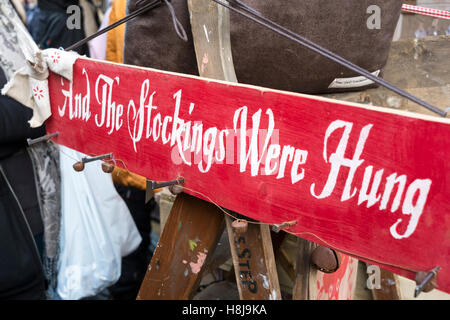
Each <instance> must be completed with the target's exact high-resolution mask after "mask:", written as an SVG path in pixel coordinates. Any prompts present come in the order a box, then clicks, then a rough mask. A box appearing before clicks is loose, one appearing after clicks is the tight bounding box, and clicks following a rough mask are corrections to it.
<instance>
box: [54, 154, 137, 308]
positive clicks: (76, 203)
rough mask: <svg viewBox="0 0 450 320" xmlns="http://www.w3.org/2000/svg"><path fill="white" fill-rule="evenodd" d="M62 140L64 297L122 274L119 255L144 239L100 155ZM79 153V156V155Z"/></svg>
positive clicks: (96, 288)
mask: <svg viewBox="0 0 450 320" xmlns="http://www.w3.org/2000/svg"><path fill="white" fill-rule="evenodd" d="M83 156H85V155H83V154H81V153H79V152H77V151H75V150H72V149H69V148H67V147H64V146H60V158H61V163H60V166H61V211H62V218H61V233H60V247H61V248H60V250H61V254H60V259H59V263H58V266H59V271H58V285H57V293H58V295H59V296H60V298H62V299H64V300H74V299H80V298H83V297H88V296H93V295H95V294H97V293H98V292H100V291H101V290H103V289H105V288H106V287H108V286H110V285H112V284H114V283H115V282H116V281H117V280H118V279H119V277H120V272H121V258H122V257H123V256H126V255H128V254H130V253H131V252H133V251H134V250H135V249H136V248H137V247H138V246H139V244H140V242H141V241H142V238H141V236H140V234H139V232H138V230H137V227H136V225H135V223H134V221H133V218H132V217H131V214H130V212H129V210H128V208H127V206H126V204H125V202H124V201H123V200H122V198H121V197H120V196H119V194H118V193H117V191H116V190H115V188H114V185H113V182H112V178H111V175H110V174H108V173H104V172H103V171H102V169H101V161H94V162H90V163H86V164H85V169H84V170H83V171H81V172H77V171H75V170H74V169H73V167H72V166H73V164H74V163H75V162H76V161H79V160H81V158H82V157H83ZM75 159H76V160H75Z"/></svg>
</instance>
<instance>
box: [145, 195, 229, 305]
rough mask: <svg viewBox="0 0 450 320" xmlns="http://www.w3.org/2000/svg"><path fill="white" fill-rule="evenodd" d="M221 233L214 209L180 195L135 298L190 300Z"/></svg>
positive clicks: (221, 225) (189, 197)
mask: <svg viewBox="0 0 450 320" xmlns="http://www.w3.org/2000/svg"><path fill="white" fill-rule="evenodd" d="M223 230H224V221H223V214H222V213H221V212H220V211H219V210H218V209H217V207H216V206H214V205H213V204H211V203H208V202H206V201H204V200H201V199H198V198H195V197H193V196H191V195H188V194H185V193H182V194H179V195H178V196H177V198H176V199H175V203H174V205H173V207H172V211H171V213H170V215H169V218H168V220H167V223H166V225H165V227H164V230H163V232H162V235H161V237H160V239H159V242H158V246H157V247H156V250H155V252H154V254H153V257H152V261H151V263H150V265H149V267H148V270H147V273H146V275H145V278H144V281H143V282H142V285H141V289H140V291H139V294H138V297H137V299H138V300H171V299H175V300H181V299H183V300H184V299H192V298H193V296H194V295H195V293H196V290H197V288H198V285H199V283H200V280H201V277H202V274H203V271H204V269H205V266H206V265H207V264H208V260H209V259H210V257H211V255H212V253H213V251H214V249H215V247H216V245H217V242H218V240H219V238H220V235H221V234H222V232H223Z"/></svg>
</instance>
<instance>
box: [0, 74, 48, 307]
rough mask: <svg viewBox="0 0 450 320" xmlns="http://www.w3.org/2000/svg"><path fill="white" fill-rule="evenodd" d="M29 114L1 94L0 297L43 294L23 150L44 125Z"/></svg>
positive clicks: (32, 191) (31, 186) (33, 197)
mask: <svg viewBox="0 0 450 320" xmlns="http://www.w3.org/2000/svg"><path fill="white" fill-rule="evenodd" d="M0 73H2V72H1V69H0ZM1 78H4V77H3V76H0V79H1ZM0 82H1V80H0ZM0 87H3V83H0ZM31 116H32V110H31V109H29V108H27V107H25V106H23V105H21V104H20V103H18V102H17V101H15V100H13V99H11V98H9V97H6V96H3V95H0V257H1V259H0V299H44V298H45V280H44V274H43V270H42V264H41V260H40V251H41V249H42V233H43V223H42V219H41V214H40V208H39V202H38V194H37V190H36V180H35V175H34V171H33V167H32V162H31V159H30V156H29V154H28V152H27V150H26V139H27V138H36V137H39V136H42V135H44V134H45V128H43V127H40V128H35V129H31V128H30V126H29V124H28V120H29V119H30V118H31Z"/></svg>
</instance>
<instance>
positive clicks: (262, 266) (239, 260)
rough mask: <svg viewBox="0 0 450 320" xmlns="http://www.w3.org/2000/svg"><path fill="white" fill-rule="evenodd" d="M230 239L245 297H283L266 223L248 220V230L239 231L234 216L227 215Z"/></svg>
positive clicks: (238, 277)
mask: <svg viewBox="0 0 450 320" xmlns="http://www.w3.org/2000/svg"><path fill="white" fill-rule="evenodd" d="M225 221H226V225H227V231H228V238H229V239H231V241H232V245H231V254H232V257H233V265H234V271H235V274H236V283H237V285H238V290H239V297H240V298H241V299H242V300H280V299H281V292H280V285H279V283H278V276H277V271H276V266H275V258H274V255H273V249H272V241H271V238H270V230H269V228H268V226H267V225H259V224H251V223H249V224H248V229H247V232H245V233H242V234H237V233H236V232H235V230H234V229H233V228H232V226H231V223H232V219H231V218H230V217H228V216H226V217H225Z"/></svg>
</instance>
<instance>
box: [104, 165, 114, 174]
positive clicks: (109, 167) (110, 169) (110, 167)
mask: <svg viewBox="0 0 450 320" xmlns="http://www.w3.org/2000/svg"><path fill="white" fill-rule="evenodd" d="M102 170H103V172H105V173H111V172H113V171H114V165H112V164H111V163H108V162H103V163H102Z"/></svg>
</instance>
